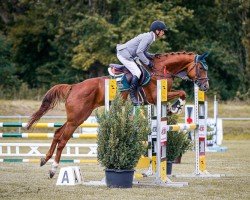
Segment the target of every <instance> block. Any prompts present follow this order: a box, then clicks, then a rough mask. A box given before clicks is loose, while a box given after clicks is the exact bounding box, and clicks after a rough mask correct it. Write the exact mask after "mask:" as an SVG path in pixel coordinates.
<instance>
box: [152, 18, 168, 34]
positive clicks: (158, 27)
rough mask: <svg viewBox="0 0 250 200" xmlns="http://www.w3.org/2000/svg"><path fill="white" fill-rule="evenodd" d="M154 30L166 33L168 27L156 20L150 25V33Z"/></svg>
mask: <svg viewBox="0 0 250 200" xmlns="http://www.w3.org/2000/svg"><path fill="white" fill-rule="evenodd" d="M156 30H159V31H161V30H163V31H164V32H166V31H167V30H168V27H167V26H166V24H165V23H164V22H163V21H159V20H156V21H154V22H153V23H152V24H151V26H150V31H153V32H155V31H156Z"/></svg>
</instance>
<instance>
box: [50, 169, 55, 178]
mask: <svg viewBox="0 0 250 200" xmlns="http://www.w3.org/2000/svg"><path fill="white" fill-rule="evenodd" d="M55 174H56V172H54V171H52V170H49V177H50V178H53V176H54V175H55Z"/></svg>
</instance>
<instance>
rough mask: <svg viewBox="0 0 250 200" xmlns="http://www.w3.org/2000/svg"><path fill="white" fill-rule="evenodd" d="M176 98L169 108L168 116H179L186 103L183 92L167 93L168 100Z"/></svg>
mask: <svg viewBox="0 0 250 200" xmlns="http://www.w3.org/2000/svg"><path fill="white" fill-rule="evenodd" d="M176 98H178V99H177V100H176V101H175V102H174V103H173V104H172V105H171V106H170V108H169V110H168V113H169V114H180V113H181V112H182V110H183V107H184V105H185V103H186V93H185V92H184V91H183V90H176V91H171V92H168V100H172V99H176Z"/></svg>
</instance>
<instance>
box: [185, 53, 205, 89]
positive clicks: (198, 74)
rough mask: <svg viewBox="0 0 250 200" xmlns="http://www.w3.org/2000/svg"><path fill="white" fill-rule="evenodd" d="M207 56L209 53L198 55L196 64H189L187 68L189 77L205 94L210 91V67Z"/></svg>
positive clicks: (195, 60)
mask: <svg viewBox="0 0 250 200" xmlns="http://www.w3.org/2000/svg"><path fill="white" fill-rule="evenodd" d="M207 56H208V53H204V54H202V55H196V56H195V59H194V62H193V63H192V64H189V65H188V68H187V76H188V77H189V78H190V79H191V80H193V81H194V82H195V83H196V84H197V85H198V86H199V88H200V90H202V91H205V92H206V91H207V90H208V89H209V83H208V80H209V79H208V77H207V71H208V66H207V64H206V60H205V58H206V57H207Z"/></svg>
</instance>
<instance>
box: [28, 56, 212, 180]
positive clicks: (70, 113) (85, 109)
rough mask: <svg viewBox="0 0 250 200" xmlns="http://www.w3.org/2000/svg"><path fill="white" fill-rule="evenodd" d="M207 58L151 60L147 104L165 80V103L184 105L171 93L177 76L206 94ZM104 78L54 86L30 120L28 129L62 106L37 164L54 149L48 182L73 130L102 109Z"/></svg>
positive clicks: (181, 96) (182, 93)
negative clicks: (64, 116)
mask: <svg viewBox="0 0 250 200" xmlns="http://www.w3.org/2000/svg"><path fill="white" fill-rule="evenodd" d="M207 56H208V54H207V53H204V54H202V55H198V54H195V53H193V52H175V53H165V54H161V55H160V56H157V57H155V58H154V59H153V63H154V66H153V68H151V69H149V68H148V71H149V73H150V78H151V80H150V82H149V83H148V84H146V85H145V86H143V90H144V93H145V97H146V100H147V102H148V103H149V104H156V101H157V94H156V93H157V92H156V91H157V79H167V82H168V88H167V90H168V97H167V98H168V101H169V100H173V99H177V98H179V101H180V102H182V103H183V102H185V99H186V93H185V91H183V90H172V86H173V81H174V78H176V77H179V76H181V77H186V78H187V79H189V80H191V81H193V82H195V83H196V84H197V85H198V86H199V89H200V90H202V91H207V90H208V89H209V82H208V76H207V70H208V67H207V65H206V61H205V58H206V57H207ZM180 74H182V75H180ZM183 74H184V75H183ZM107 78H108V77H107V76H103V77H95V78H90V79H86V80H84V81H82V82H80V83H76V84H71V85H70V84H58V85H55V86H53V87H52V88H51V89H49V90H48V91H47V93H46V94H45V96H44V98H43V100H42V104H41V105H40V108H39V109H38V110H37V111H36V112H35V113H34V114H32V116H31V117H30V119H29V121H28V123H27V127H26V128H27V129H30V128H31V127H32V125H33V124H34V123H36V122H37V121H38V120H39V119H40V118H41V117H42V116H43V115H44V114H45V113H46V112H48V111H49V110H51V109H53V108H54V107H55V106H56V105H57V103H59V102H62V101H64V102H65V109H66V114H67V121H66V122H65V123H64V124H63V125H62V126H61V127H60V128H58V129H57V130H56V131H55V134H54V137H53V140H52V143H51V146H50V148H49V150H48V152H47V154H46V157H45V158H41V162H40V166H43V165H45V164H46V162H47V161H48V160H49V159H50V158H51V157H52V156H53V153H54V151H55V149H56V155H55V158H54V161H53V163H52V167H51V169H50V170H49V176H50V178H52V177H53V176H54V175H55V173H56V169H57V167H58V165H59V162H60V158H61V154H62V151H63V149H64V147H65V145H66V144H67V142H68V140H69V139H70V138H71V136H72V134H73V133H74V131H75V130H76V128H77V127H78V126H79V125H80V124H82V123H83V122H84V121H85V120H86V119H87V118H88V117H89V116H90V115H91V113H92V111H93V110H94V109H95V108H98V107H100V106H103V105H104V102H105V79H107ZM127 96H128V91H124V92H122V97H123V98H124V99H125V100H126V99H127ZM180 102H179V103H180Z"/></svg>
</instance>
